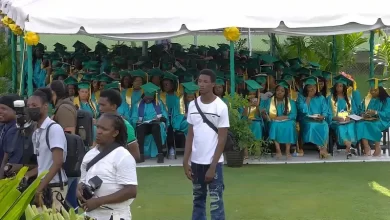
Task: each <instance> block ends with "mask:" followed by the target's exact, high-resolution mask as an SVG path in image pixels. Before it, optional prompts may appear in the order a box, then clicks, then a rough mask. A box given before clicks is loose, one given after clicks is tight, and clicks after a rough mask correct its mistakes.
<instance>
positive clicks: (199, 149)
mask: <svg viewBox="0 0 390 220" xmlns="http://www.w3.org/2000/svg"><path fill="white" fill-rule="evenodd" d="M197 100H198V105H199V108H200V109H201V110H202V112H203V114H204V115H205V116H206V118H207V119H209V121H210V122H212V123H213V124H214V125H215V126H216V127H217V128H228V127H229V126H230V125H229V114H228V108H227V106H226V104H225V102H224V101H222V99H220V98H219V97H217V98H216V99H215V100H214V101H213V102H212V103H210V104H203V103H202V101H201V100H200V97H198V98H197ZM187 121H188V123H189V124H191V125H192V126H193V130H194V140H193V142H192V154H191V162H193V163H196V164H211V162H212V160H213V156H214V153H215V149H216V148H217V144H218V134H217V133H216V132H215V131H214V130H213V129H211V128H210V127H209V126H208V125H207V124H206V123H204V122H203V119H202V116H200V114H199V113H198V110H197V109H196V106H195V102H194V101H192V102H190V104H189V106H188V115H187ZM218 162H220V163H222V162H223V155H221V158H219V161H218Z"/></svg>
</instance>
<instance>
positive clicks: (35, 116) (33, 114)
mask: <svg viewBox="0 0 390 220" xmlns="http://www.w3.org/2000/svg"><path fill="white" fill-rule="evenodd" d="M27 113H28V115H29V117H30V119H31V120H32V121H38V120H39V119H40V118H41V108H28V109H27Z"/></svg>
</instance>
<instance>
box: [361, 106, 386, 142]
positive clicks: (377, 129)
mask: <svg viewBox="0 0 390 220" xmlns="http://www.w3.org/2000/svg"><path fill="white" fill-rule="evenodd" d="M366 102H368V104H366ZM368 109H371V110H374V111H377V112H378V119H377V120H374V121H365V120H360V121H358V122H356V135H357V139H358V140H359V141H360V140H361V139H367V140H369V141H373V142H379V141H380V140H381V138H382V131H384V130H386V129H389V127H390V98H386V102H381V101H380V100H379V98H371V100H369V99H367V98H366V100H364V101H363V102H362V103H361V106H360V109H359V114H360V115H361V114H363V113H364V112H365V111H366V110H368Z"/></svg>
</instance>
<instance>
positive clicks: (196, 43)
mask: <svg viewBox="0 0 390 220" xmlns="http://www.w3.org/2000/svg"><path fill="white" fill-rule="evenodd" d="M194 45H195V46H198V35H197V34H195V35H194Z"/></svg>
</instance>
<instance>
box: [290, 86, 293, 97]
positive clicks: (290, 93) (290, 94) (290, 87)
mask: <svg viewBox="0 0 390 220" xmlns="http://www.w3.org/2000/svg"><path fill="white" fill-rule="evenodd" d="M289 89H290V99H293V97H292V89H291V86H289Z"/></svg>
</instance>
